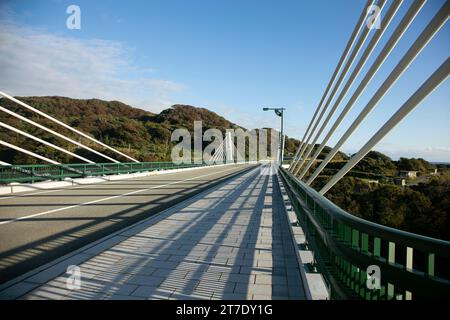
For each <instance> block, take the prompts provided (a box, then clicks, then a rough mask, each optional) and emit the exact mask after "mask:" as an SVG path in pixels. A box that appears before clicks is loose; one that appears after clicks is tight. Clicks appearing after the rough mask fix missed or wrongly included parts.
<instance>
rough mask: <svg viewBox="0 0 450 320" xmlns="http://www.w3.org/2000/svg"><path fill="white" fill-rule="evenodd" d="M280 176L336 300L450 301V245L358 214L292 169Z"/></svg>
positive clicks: (281, 173)
mask: <svg viewBox="0 0 450 320" xmlns="http://www.w3.org/2000/svg"><path fill="white" fill-rule="evenodd" d="M279 172H280V176H281V178H282V180H283V182H284V184H285V186H286V190H287V193H288V196H289V199H290V201H291V203H292V206H293V208H294V210H295V211H296V214H297V216H298V220H299V222H300V225H301V226H302V228H303V229H304V232H305V235H306V239H307V244H308V246H309V249H311V250H312V251H313V252H314V258H315V267H316V268H317V269H318V271H319V272H320V273H322V275H323V276H324V278H325V281H326V283H327V285H328V287H329V289H330V293H331V298H332V299H367V300H378V299H380V300H392V299H405V300H410V299H448V298H450V281H449V278H450V277H449V275H450V242H448V241H444V240H438V239H433V238H429V237H425V236H421V235H417V234H413V233H409V232H405V231H401V230H398V229H394V228H389V227H386V226H383V225H379V224H376V223H373V222H370V221H367V220H364V219H361V218H358V217H356V216H353V215H351V214H350V213H348V212H345V211H344V210H342V209H341V208H339V207H337V206H336V205H335V204H333V203H332V202H331V201H329V200H328V199H326V198H325V197H324V196H322V195H321V194H319V193H318V192H316V191H315V190H314V189H312V188H311V187H309V186H307V185H306V184H305V183H303V182H302V181H300V180H299V179H297V178H296V177H294V176H293V175H292V174H291V173H290V172H288V171H287V170H285V169H283V168H280V171H279ZM371 265H376V266H378V267H379V268H380V271H381V273H380V279H381V283H380V284H381V285H380V287H379V288H378V289H369V288H368V286H367V285H366V282H367V272H366V270H367V267H368V266H371Z"/></svg>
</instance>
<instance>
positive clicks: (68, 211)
mask: <svg viewBox="0 0 450 320" xmlns="http://www.w3.org/2000/svg"><path fill="white" fill-rule="evenodd" d="M253 167H254V165H234V166H222V167H216V168H211V167H209V168H202V169H196V170H191V171H184V172H178V173H170V174H163V175H156V176H149V177H144V178H136V179H128V180H120V181H111V182H104V183H99V184H90V185H84V186H77V187H71V188H62V189H54V190H46V191H36V192H28V193H23V194H20V195H15V196H4V197H0V284H1V283H4V282H6V281H8V280H10V279H12V278H14V277H16V276H19V275H21V274H23V273H25V272H27V271H29V270H32V269H34V268H36V267H38V266H40V265H42V264H45V263H47V262H50V261H52V260H54V259H56V258H58V257H60V256H62V255H64V254H66V253H69V252H71V251H73V250H75V249H77V248H80V247H82V246H84V245H86V244H88V243H90V242H93V241H95V240H97V239H99V238H101V237H103V236H106V235H108V234H110V233H112V232H114V231H116V230H119V229H121V228H124V227H126V226H129V225H131V224H133V223H135V222H137V221H139V220H140V219H144V218H147V217H149V216H151V215H153V214H155V213H157V212H160V211H162V210H164V209H166V208H168V207H170V206H172V205H174V204H175V203H178V202H180V201H182V200H184V199H186V198H189V197H191V196H193V195H194V194H196V193H198V192H201V191H203V190H205V189H207V188H210V187H211V186H212V185H214V184H217V183H219V182H221V181H223V180H225V179H227V178H230V177H231V176H234V175H236V174H239V173H240V172H244V171H247V170H249V169H250V168H253Z"/></svg>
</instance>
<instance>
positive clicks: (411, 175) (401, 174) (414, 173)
mask: <svg viewBox="0 0 450 320" xmlns="http://www.w3.org/2000/svg"><path fill="white" fill-rule="evenodd" d="M417 172H418V171H408V170H402V171H399V173H398V176H399V177H400V178H409V179H415V178H417Z"/></svg>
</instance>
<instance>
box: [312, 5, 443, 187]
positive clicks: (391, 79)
mask: <svg viewBox="0 0 450 320" xmlns="http://www.w3.org/2000/svg"><path fill="white" fill-rule="evenodd" d="M449 12H450V1H447V2H445V4H444V5H443V6H442V7H441V8H440V9H439V11H438V12H437V13H436V14H435V16H434V17H433V19H432V20H431V21H430V23H429V24H428V25H427V26H426V27H425V29H424V30H423V31H422V33H421V34H420V35H419V37H418V38H417V39H416V41H415V42H414V43H413V44H412V45H411V47H410V48H409V49H408V51H407V52H406V53H405V55H404V56H403V57H402V58H401V60H400V62H399V63H398V64H397V65H396V66H395V68H394V69H393V70H392V71H391V73H390V74H389V76H388V77H387V78H386V80H385V81H384V82H383V84H382V85H381V86H380V87H379V88H378V90H377V91H376V93H375V94H374V95H373V96H372V98H371V99H370V101H369V102H368V103H367V105H366V106H365V107H364V109H363V110H362V111H361V112H360V114H359V115H358V116H357V118H356V119H355V120H354V121H353V123H352V124H351V125H350V127H349V128H348V129H347V131H346V132H345V133H344V135H343V136H342V137H341V138H340V139H339V141H338V142H337V143H336V145H335V146H334V147H333V149H332V150H331V151H330V152H329V154H328V155H327V157H326V158H325V160H323V161H322V163H321V164H320V166H319V167H318V168H317V169H316V171H315V172H314V173H313V174H312V176H311V177H310V178H309V180H308V183H311V182H312V181H313V180H314V179H315V178H316V177H317V176H318V175H319V173H320V172H321V171H322V170H323V169H324V168H325V166H326V165H327V164H328V163H329V162H330V161H331V160H332V159H333V157H334V156H335V155H336V153H337V152H338V151H339V149H340V148H341V147H342V145H343V144H344V143H345V142H346V141H347V139H348V138H349V137H350V136H351V135H352V134H353V132H354V131H355V130H356V129H357V128H358V127H359V125H360V124H361V122H362V121H363V120H364V119H365V118H366V116H367V115H368V114H369V113H370V112H371V111H372V110H373V108H375V106H376V105H377V103H378V102H379V101H380V100H381V99H382V98H383V96H384V95H385V94H386V92H387V91H388V90H389V89H390V88H391V87H392V86H393V85H394V84H395V82H396V81H397V80H398V79H399V78H400V76H401V75H402V74H403V73H404V72H405V70H406V69H407V68H408V67H409V66H410V65H411V63H412V62H413V61H414V60H415V58H416V57H417V56H418V55H419V54H420V52H421V51H422V50H423V48H425V47H426V46H427V44H428V43H429V42H430V41H431V39H432V38H433V37H434V36H435V35H436V33H437V32H438V31H439V30H440V29H441V28H442V27H443V26H444V25H445V23H446V22H447V20H448V18H449ZM391 40H393V39H392V38H391ZM393 42H395V43H396V41H393ZM395 43H394V44H395ZM383 51H384V50H383ZM381 59H382V58H381Z"/></svg>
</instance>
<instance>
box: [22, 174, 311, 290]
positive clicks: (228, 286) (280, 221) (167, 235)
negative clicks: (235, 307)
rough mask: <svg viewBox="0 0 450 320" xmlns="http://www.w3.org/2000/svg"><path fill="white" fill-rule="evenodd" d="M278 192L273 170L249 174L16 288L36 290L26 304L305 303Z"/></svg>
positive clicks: (69, 258) (179, 206)
mask: <svg viewBox="0 0 450 320" xmlns="http://www.w3.org/2000/svg"><path fill="white" fill-rule="evenodd" d="M279 192H280V191H279V188H278V182H277V181H276V176H274V175H273V171H272V170H270V169H269V168H265V169H259V168H257V169H253V170H251V171H249V172H247V173H244V174H241V175H239V176H238V177H235V178H233V179H231V180H229V181H228V182H227V183H225V184H221V185H219V186H217V187H214V188H212V189H211V190H208V191H207V192H204V193H202V194H200V195H198V196H196V197H194V198H192V199H190V200H188V201H187V202H184V203H181V204H179V205H176V206H174V207H172V208H170V209H169V210H166V211H164V212H162V213H160V214H159V215H156V216H154V217H152V218H149V219H147V220H144V221H143V222H141V223H139V224H137V225H134V226H132V227H130V228H128V229H125V230H123V231H121V232H118V233H116V234H113V235H111V237H110V238H108V239H106V240H103V241H100V242H98V243H96V244H95V245H93V246H91V247H89V248H84V249H83V250H80V251H79V252H78V253H76V254H75V255H72V256H71V257H68V258H66V259H64V260H63V261H60V262H59V263H58V264H57V265H55V266H53V267H50V268H48V269H45V270H42V271H41V272H40V273H37V274H35V275H33V276H31V277H29V278H26V279H24V280H23V281H22V282H21V283H19V284H17V286H22V287H23V286H25V287H26V286H27V285H28V286H30V288H31V287H33V290H32V291H29V292H28V293H27V294H26V295H25V296H23V297H22V298H23V299H146V298H147V299H276V298H280V299H304V297H305V295H304V291H303V286H302V283H301V277H300V273H299V269H298V266H297V262H296V259H295V251H294V246H293V245H292V241H291V238H290V233H289V231H288V229H287V228H288V224H287V219H286V215H285V213H284V211H283V210H284V209H283V207H282V203H281V201H282V200H281V196H280V193H279ZM71 264H77V265H78V266H79V267H80V268H81V288H80V289H78V290H69V289H68V288H67V286H66V282H67V277H68V275H67V274H66V273H65V270H66V268H67V266H68V265H71ZM36 283H40V285H39V286H37V287H36Z"/></svg>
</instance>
